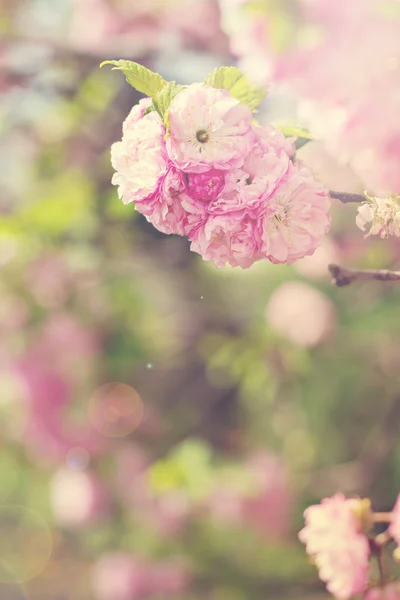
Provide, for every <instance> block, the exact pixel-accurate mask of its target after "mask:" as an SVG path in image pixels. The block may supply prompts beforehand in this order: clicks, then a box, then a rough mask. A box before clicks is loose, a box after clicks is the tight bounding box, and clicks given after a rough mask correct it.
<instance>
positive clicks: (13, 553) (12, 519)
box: [0, 505, 53, 584]
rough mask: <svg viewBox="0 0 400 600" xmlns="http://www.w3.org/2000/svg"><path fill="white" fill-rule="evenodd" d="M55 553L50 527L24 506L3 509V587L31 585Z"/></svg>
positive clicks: (0, 530) (0, 542) (0, 523)
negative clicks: (4, 585)
mask: <svg viewBox="0 0 400 600" xmlns="http://www.w3.org/2000/svg"><path fill="white" fill-rule="evenodd" d="M52 549H53V539H52V534H51V531H50V528H49V526H48V525H47V523H46V522H45V521H44V519H43V518H42V517H41V516H40V515H39V514H37V513H35V512H33V511H32V510H31V509H29V508H26V507H25V506H17V505H2V506H0V583H7V584H21V583H25V582H27V581H31V580H32V579H35V578H36V577H38V575H40V574H41V573H42V572H43V571H44V569H45V568H46V566H47V564H48V562H49V560H50V557H51V554H52Z"/></svg>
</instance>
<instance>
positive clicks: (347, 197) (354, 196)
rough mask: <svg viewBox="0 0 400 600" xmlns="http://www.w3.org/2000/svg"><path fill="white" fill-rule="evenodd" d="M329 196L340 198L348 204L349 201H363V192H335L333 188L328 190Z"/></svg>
mask: <svg viewBox="0 0 400 600" xmlns="http://www.w3.org/2000/svg"><path fill="white" fill-rule="evenodd" d="M329 195H330V197H331V198H334V199H335V200H340V202H343V204H349V203H351V202H358V203H359V202H365V196H364V194H349V193H347V192H335V191H334V190H330V191H329Z"/></svg>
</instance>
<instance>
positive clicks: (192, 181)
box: [188, 169, 225, 202]
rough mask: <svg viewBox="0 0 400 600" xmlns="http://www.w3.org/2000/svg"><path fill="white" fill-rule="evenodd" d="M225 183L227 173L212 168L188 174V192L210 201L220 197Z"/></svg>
mask: <svg viewBox="0 0 400 600" xmlns="http://www.w3.org/2000/svg"><path fill="white" fill-rule="evenodd" d="M224 185H225V173H224V172H223V171H218V169H210V170H209V171H206V172H205V173H189V174H188V192H189V194H190V196H191V197H192V198H195V199H197V200H202V201H203V202H210V200H215V199H216V198H218V196H219V194H220V193H221V191H222V190H223V189H224Z"/></svg>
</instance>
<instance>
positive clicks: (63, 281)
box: [28, 253, 72, 309]
mask: <svg viewBox="0 0 400 600" xmlns="http://www.w3.org/2000/svg"><path fill="white" fill-rule="evenodd" d="M28 286H29V290H30V292H31V294H32V295H33V297H34V298H35V300H36V302H38V304H40V305H42V306H43V307H45V308H47V309H53V308H57V307H59V306H62V305H63V304H64V302H65V300H66V298H67V295H68V293H69V292H70V289H71V286H72V274H71V273H70V271H69V269H68V266H67V264H66V262H65V260H63V259H62V257H61V256H58V255H57V254H56V253H52V254H47V255H46V254H44V255H42V256H40V257H39V258H38V259H37V260H35V261H34V262H33V264H32V265H31V266H30V268H29V271H28Z"/></svg>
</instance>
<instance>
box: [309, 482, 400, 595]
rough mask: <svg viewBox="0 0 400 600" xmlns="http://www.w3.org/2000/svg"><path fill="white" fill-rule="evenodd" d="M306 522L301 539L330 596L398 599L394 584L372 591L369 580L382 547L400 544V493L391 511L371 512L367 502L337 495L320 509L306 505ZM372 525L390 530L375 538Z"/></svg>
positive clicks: (381, 585) (319, 507) (325, 501)
mask: <svg viewBox="0 0 400 600" xmlns="http://www.w3.org/2000/svg"><path fill="white" fill-rule="evenodd" d="M304 518H305V527H304V528H303V529H302V530H301V531H300V533H299V538H300V540H301V541H302V542H303V543H304V544H305V545H306V550H307V553H308V554H309V555H311V556H312V558H313V561H314V563H315V565H316V566H317V568H318V570H319V576H320V578H321V579H322V580H323V581H324V582H326V584H327V589H328V591H329V592H330V593H331V594H333V595H334V596H335V597H336V598H339V599H340V600H347V599H348V598H350V597H351V596H354V595H358V594H365V598H369V599H370V600H373V599H374V600H375V599H376V600H378V599H379V598H398V597H400V593H399V586H398V584H390V585H386V580H385V581H381V582H380V585H379V586H375V587H374V586H373V585H371V583H370V581H369V579H370V575H371V569H370V557H371V555H372V554H376V555H377V556H378V558H379V560H381V554H382V552H383V548H384V545H385V544H387V542H388V541H390V540H391V539H393V540H394V541H395V542H396V544H397V545H400V494H399V496H398V498H397V501H396V504H395V506H394V508H393V510H392V511H391V512H389V513H373V512H372V509H371V503H370V501H369V500H368V499H360V498H346V497H345V496H344V495H343V494H341V493H337V494H335V495H334V496H332V497H330V498H325V499H323V500H322V502H321V504H317V505H313V506H309V507H308V508H307V509H306V510H305V512H304ZM376 522H378V523H387V524H388V528H387V531H386V532H385V533H384V534H381V536H379V535H378V536H376V537H375V536H374V535H373V525H374V523H376ZM382 536H383V537H382ZM398 554H399V548H397V549H396V550H395V551H394V553H393V557H394V558H395V560H396V561H398Z"/></svg>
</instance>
